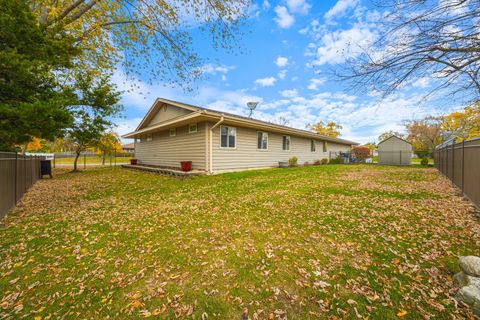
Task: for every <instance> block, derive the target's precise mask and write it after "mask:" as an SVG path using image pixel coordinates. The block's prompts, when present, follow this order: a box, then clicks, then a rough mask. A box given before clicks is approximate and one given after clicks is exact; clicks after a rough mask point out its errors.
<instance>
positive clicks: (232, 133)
mask: <svg viewBox="0 0 480 320" xmlns="http://www.w3.org/2000/svg"><path fill="white" fill-rule="evenodd" d="M236 146H237V129H235V128H234V127H227V126H220V147H221V148H230V149H235V148H236Z"/></svg>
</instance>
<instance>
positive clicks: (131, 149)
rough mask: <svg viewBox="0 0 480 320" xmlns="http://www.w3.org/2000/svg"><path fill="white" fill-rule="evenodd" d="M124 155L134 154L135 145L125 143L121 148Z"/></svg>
mask: <svg viewBox="0 0 480 320" xmlns="http://www.w3.org/2000/svg"><path fill="white" fill-rule="evenodd" d="M122 150H123V152H124V153H134V152H135V143H133V142H132V143H127V144H124V145H123V146H122Z"/></svg>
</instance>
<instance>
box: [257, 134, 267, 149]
mask: <svg viewBox="0 0 480 320" xmlns="http://www.w3.org/2000/svg"><path fill="white" fill-rule="evenodd" d="M257 149H258V150H268V133H267V132H262V131H258V132H257Z"/></svg>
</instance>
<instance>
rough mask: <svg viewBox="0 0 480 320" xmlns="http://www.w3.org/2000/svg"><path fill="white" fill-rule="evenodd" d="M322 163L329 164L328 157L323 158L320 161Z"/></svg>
mask: <svg viewBox="0 0 480 320" xmlns="http://www.w3.org/2000/svg"><path fill="white" fill-rule="evenodd" d="M320 163H321V164H327V163H328V159H327V158H323V159H322V160H321V161H320Z"/></svg>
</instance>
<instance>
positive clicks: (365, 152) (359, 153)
mask: <svg viewBox="0 0 480 320" xmlns="http://www.w3.org/2000/svg"><path fill="white" fill-rule="evenodd" d="M353 154H354V155H355V158H356V159H357V160H358V161H359V162H365V159H368V158H370V156H371V154H372V151H371V150H370V148H369V147H364V146H358V147H354V148H353Z"/></svg>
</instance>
